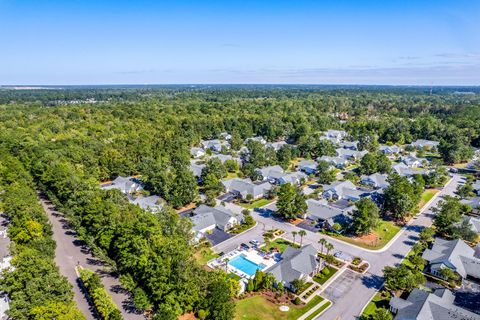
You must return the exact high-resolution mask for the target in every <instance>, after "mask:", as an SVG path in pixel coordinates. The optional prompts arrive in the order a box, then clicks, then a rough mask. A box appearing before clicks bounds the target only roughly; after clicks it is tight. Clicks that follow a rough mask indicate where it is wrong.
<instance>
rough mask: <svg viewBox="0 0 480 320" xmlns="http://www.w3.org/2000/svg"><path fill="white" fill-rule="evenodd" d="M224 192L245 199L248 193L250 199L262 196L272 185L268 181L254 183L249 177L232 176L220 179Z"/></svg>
mask: <svg viewBox="0 0 480 320" xmlns="http://www.w3.org/2000/svg"><path fill="white" fill-rule="evenodd" d="M222 184H223V186H224V187H225V190H226V192H230V193H232V194H233V195H235V196H237V197H239V198H241V199H243V200H246V199H247V197H248V195H249V194H251V195H252V200H256V199H260V198H263V197H264V196H265V195H266V194H267V193H268V192H269V191H270V190H272V188H273V186H272V185H271V184H270V182H268V181H263V182H259V183H254V182H252V180H250V179H240V178H233V179H229V180H224V181H222Z"/></svg>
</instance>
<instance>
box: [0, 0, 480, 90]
mask: <svg viewBox="0 0 480 320" xmlns="http://www.w3.org/2000/svg"><path fill="white" fill-rule="evenodd" d="M144 83H145V84H155V83H158V84H163V83H309V84H310V83H314V84H338V83H341V84H414V85H422V84H425V85H444V84H452V85H480V1H477V0H471V1H464V0H451V1H443V0H416V1H410V0H398V1H388V0H383V1H368V0H365V1H360V0H358V1H353V0H351V1H342V0H336V1H333V0H332V1H328V0H327V1H320V0H317V1H302V0H296V1H293V0H290V1H283V0H277V1H261V0H257V1H251V0H243V1H208V0H206V1H182V0H177V1H142V0H137V1H122V0H117V1H101V0H96V1H90V0H63V1H51V0H42V1H38V0H32V1H21V0H18V1H14V0H0V85H1V84H4V85H5V84H144Z"/></svg>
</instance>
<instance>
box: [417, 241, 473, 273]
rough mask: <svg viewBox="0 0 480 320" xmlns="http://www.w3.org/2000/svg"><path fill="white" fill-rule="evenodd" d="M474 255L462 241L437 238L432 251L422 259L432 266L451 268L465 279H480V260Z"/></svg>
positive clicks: (426, 251) (426, 253)
mask: <svg viewBox="0 0 480 320" xmlns="http://www.w3.org/2000/svg"><path fill="white" fill-rule="evenodd" d="M474 254H475V251H474V250H473V249H472V248H470V247H469V246H468V245H467V244H466V243H465V242H464V241H462V240H460V239H456V240H450V241H449V240H445V239H441V238H437V239H436V240H435V243H434V244H433V247H432V249H427V250H425V251H424V252H423V255H422V258H423V259H425V260H426V261H427V262H428V263H429V265H430V266H441V265H444V266H446V267H449V268H451V269H453V270H454V271H456V272H457V273H458V274H459V275H461V276H462V277H463V278H466V277H467V276H472V277H475V278H480V259H478V258H476V257H475V256H474Z"/></svg>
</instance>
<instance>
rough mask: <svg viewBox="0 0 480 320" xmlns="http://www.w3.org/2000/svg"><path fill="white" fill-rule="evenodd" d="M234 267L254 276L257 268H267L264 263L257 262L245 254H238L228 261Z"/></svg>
mask: <svg viewBox="0 0 480 320" xmlns="http://www.w3.org/2000/svg"><path fill="white" fill-rule="evenodd" d="M228 264H229V265H231V266H232V267H234V268H236V269H238V270H240V271H242V272H243V273H246V274H248V275H249V276H253V275H254V274H255V272H256V271H257V269H260V270H262V269H263V268H265V266H264V265H263V264H256V263H254V262H252V261H250V260H248V259H247V258H245V256H244V255H243V254H241V255H238V256H236V257H235V258H233V259H232V260H231V261H229V262H228Z"/></svg>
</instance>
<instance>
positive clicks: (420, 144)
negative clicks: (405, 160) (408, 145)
mask: <svg viewBox="0 0 480 320" xmlns="http://www.w3.org/2000/svg"><path fill="white" fill-rule="evenodd" d="M439 144H440V142H438V141H433V140H424V139H418V140H417V141H414V142H412V146H414V147H417V148H423V147H430V148H433V147H437V146H438V145H439Z"/></svg>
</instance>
